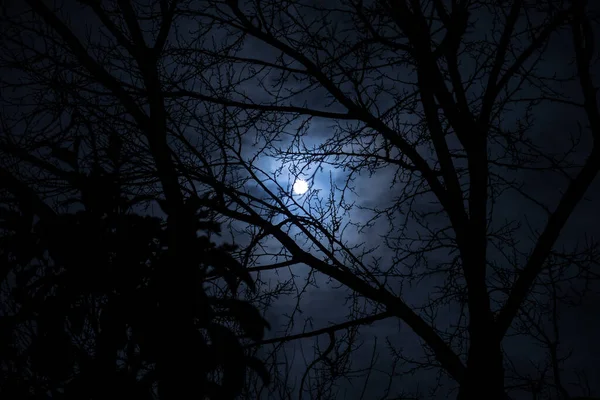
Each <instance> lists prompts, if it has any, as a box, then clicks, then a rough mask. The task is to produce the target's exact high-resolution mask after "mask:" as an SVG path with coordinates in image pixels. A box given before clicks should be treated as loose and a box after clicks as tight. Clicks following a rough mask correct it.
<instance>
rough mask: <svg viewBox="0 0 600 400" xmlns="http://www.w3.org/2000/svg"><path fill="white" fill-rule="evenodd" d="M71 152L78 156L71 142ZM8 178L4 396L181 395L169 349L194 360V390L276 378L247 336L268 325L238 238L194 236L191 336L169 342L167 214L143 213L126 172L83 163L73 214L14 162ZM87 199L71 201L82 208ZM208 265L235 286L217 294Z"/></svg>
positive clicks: (215, 395)
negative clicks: (125, 191) (166, 367)
mask: <svg viewBox="0 0 600 400" xmlns="http://www.w3.org/2000/svg"><path fill="white" fill-rule="evenodd" d="M63 154H64V155H65V156H66V157H64V158H67V157H71V159H72V160H76V159H77V155H76V154H74V153H72V152H71V153H69V150H66V149H63ZM2 175H3V178H4V179H3V180H2V183H3V185H2V188H1V189H3V191H4V192H5V193H7V194H9V196H10V195H12V196H10V197H9V198H5V204H4V206H3V207H2V208H1V209H0V210H1V211H2V214H1V219H0V222H1V223H2V225H1V226H2V233H3V235H2V246H1V248H0V254H1V256H2V259H3V261H4V262H3V269H4V270H3V276H5V277H8V276H9V275H12V277H11V279H9V282H10V283H8V286H7V288H8V289H9V290H10V292H9V293H5V298H4V299H3V300H4V301H6V304H7V305H10V306H11V308H12V310H11V311H12V312H11V311H9V310H5V311H4V313H3V315H2V316H1V320H2V326H1V335H2V338H3V340H2V346H3V351H2V354H3V357H2V359H3V367H4V369H3V374H2V381H0V388H1V389H0V394H1V395H2V396H3V397H4V398H11V399H21V398H46V397H45V395H46V394H51V396H52V398H53V399H55V398H64V399H108V398H114V397H115V396H126V397H130V398H136V399H146V398H147V399H151V398H155V392H156V390H155V389H156V388H155V387H154V386H155V385H158V393H160V395H159V398H161V399H162V398H171V397H169V396H171V394H169V392H167V394H164V388H163V387H161V386H162V385H161V381H162V379H163V378H162V377H161V375H160V374H159V373H158V371H160V369H159V365H157V361H158V360H159V354H160V352H161V351H164V350H163V349H167V350H168V351H171V352H179V353H184V354H185V355H186V356H185V357H186V358H188V364H187V365H186V366H185V368H186V369H187V370H188V375H186V376H181V377H180V378H179V381H180V383H179V384H180V385H181V386H184V387H187V388H188V389H189V390H190V391H188V396H190V398H202V399H204V398H207V397H208V398H211V399H227V398H234V397H235V396H236V395H237V394H239V393H240V392H241V391H242V389H243V386H244V384H245V374H246V370H247V369H248V368H251V369H253V370H255V371H256V372H258V374H259V375H260V377H261V378H262V379H263V380H264V381H265V383H268V380H269V374H268V372H267V371H266V369H265V367H264V365H263V364H262V362H261V361H260V360H258V359H257V358H255V357H251V356H247V355H246V354H245V352H244V350H243V348H242V344H241V341H240V335H243V336H245V337H248V338H250V339H251V340H252V341H260V340H261V339H262V337H263V333H264V328H265V326H268V324H267V323H266V321H265V320H264V319H263V317H262V316H261V314H260V312H259V311H258V310H257V309H256V308H255V307H254V306H252V305H251V304H250V303H248V302H245V301H242V300H239V299H238V298H237V292H238V290H237V288H238V286H239V283H240V282H245V283H246V284H247V285H248V286H249V287H251V288H253V287H254V283H253V281H252V280H251V279H250V275H249V274H248V273H247V272H246V271H245V270H244V269H243V268H242V267H241V265H240V264H239V263H238V262H237V261H236V260H235V259H234V258H232V256H231V255H230V253H229V252H230V251H231V250H232V248H231V246H227V245H220V246H217V245H215V244H214V243H212V242H211V241H210V240H209V239H208V237H207V236H206V235H202V236H198V237H196V238H195V241H194V242H193V243H192V246H193V248H194V252H195V259H194V263H195V264H196V268H195V270H196V271H195V274H196V276H195V279H194V281H193V289H192V288H190V290H193V292H191V293H188V295H190V298H191V300H190V301H194V300H195V304H194V308H193V309H192V310H193V314H189V315H185V314H180V316H181V317H182V318H185V319H186V322H187V324H188V325H187V326H186V325H183V324H182V325H183V326H184V327H187V328H188V329H189V331H190V332H189V333H188V335H189V336H188V337H186V336H185V335H184V334H181V335H180V332H176V333H175V336H176V337H177V338H178V342H176V343H173V342H171V343H169V342H165V341H164V337H163V334H162V333H161V331H164V330H165V329H167V330H168V329H171V328H170V327H169V326H168V325H165V322H164V320H163V319H161V318H160V316H161V315H162V314H163V313H166V312H172V310H164V309H163V308H164V305H163V304H161V301H160V299H161V295H160V292H161V291H162V290H164V288H163V287H162V281H161V273H160V271H161V269H163V268H168V265H165V263H168V262H169V261H170V260H171V259H172V256H171V255H170V254H169V253H170V249H169V247H168V244H167V243H168V237H167V231H166V229H165V223H164V221H163V220H161V219H160V218H157V217H150V216H142V215H139V214H136V213H132V212H131V210H130V207H129V206H128V204H127V203H128V202H127V200H128V199H127V198H124V197H122V196H121V195H122V191H121V188H120V187H119V185H118V181H117V178H118V176H117V175H116V174H115V173H107V172H106V171H104V170H103V168H102V167H101V166H99V165H96V166H95V167H94V168H93V169H92V170H91V171H90V172H89V173H81V172H79V171H73V174H72V183H73V184H74V185H75V186H74V187H73V189H79V192H80V194H81V196H80V204H79V208H80V209H79V210H78V211H75V212H66V213H55V212H54V211H53V210H52V209H51V208H49V207H48V206H47V205H45V204H44V203H43V202H42V201H41V200H40V199H39V198H36V197H35V196H36V195H35V193H34V192H33V191H31V190H30V189H29V188H28V187H27V185H25V184H24V183H22V182H19V181H18V180H17V179H15V178H14V177H13V176H11V175H10V174H9V173H8V172H7V171H6V170H2ZM76 200H77V199H68V200H67V202H68V203H71V206H76V204H75V201H76ZM193 203H194V202H193V199H192V200H189V199H188V201H187V202H186V205H187V206H188V209H189V211H190V217H191V218H192V216H194V217H193V219H192V220H193V221H194V223H195V224H196V226H195V228H196V230H201V231H204V232H207V233H215V232H218V228H219V225H218V224H215V223H214V222H212V221H211V220H210V219H207V218H208V217H209V214H208V213H207V212H206V211H202V210H200V209H199V207H197V206H196V205H194V204H193ZM36 219H37V221H35V220H36ZM34 221H35V222H34ZM209 269H212V270H213V271H214V272H215V273H216V274H217V276H219V277H221V278H223V279H224V280H225V281H226V283H227V287H228V288H229V290H230V293H229V294H226V293H225V294H221V295H220V296H214V295H210V294H208V293H207V292H206V289H205V288H204V287H203V284H204V282H205V281H206V274H207V271H208V270H209ZM11 281H12V282H11ZM192 299H193V300H192ZM184 340H188V341H184ZM219 374H221V375H219ZM184 379H188V380H190V382H185V381H184Z"/></svg>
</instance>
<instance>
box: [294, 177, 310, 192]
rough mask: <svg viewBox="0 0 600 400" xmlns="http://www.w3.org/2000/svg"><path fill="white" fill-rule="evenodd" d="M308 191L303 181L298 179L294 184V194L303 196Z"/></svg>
mask: <svg viewBox="0 0 600 400" xmlns="http://www.w3.org/2000/svg"><path fill="white" fill-rule="evenodd" d="M307 190H308V182H306V181H305V180H303V179H298V180H296V182H294V193H296V194H303V193H306V191H307Z"/></svg>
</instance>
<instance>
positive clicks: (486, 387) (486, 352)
mask: <svg viewBox="0 0 600 400" xmlns="http://www.w3.org/2000/svg"><path fill="white" fill-rule="evenodd" d="M490 342H491V341H489V340H485V339H484V340H481V341H472V342H471V347H470V349H469V354H468V358H467V369H466V371H465V376H464V378H463V380H462V382H461V383H460V389H459V392H458V397H457V399H458V400H471V399H488V400H506V398H507V397H506V394H505V392H504V367H503V364H502V357H503V356H502V349H501V347H500V344H499V343H497V344H494V343H490Z"/></svg>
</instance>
